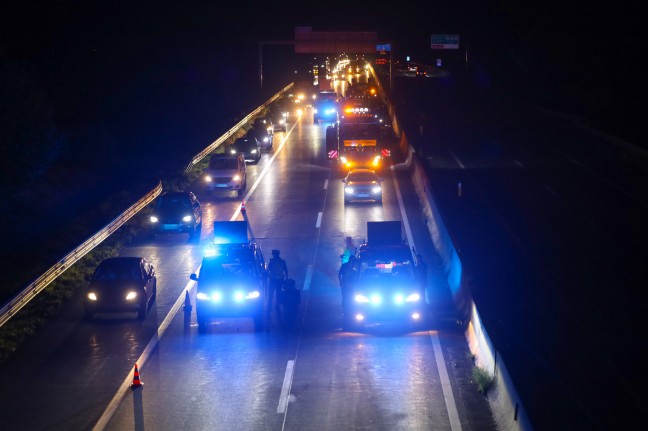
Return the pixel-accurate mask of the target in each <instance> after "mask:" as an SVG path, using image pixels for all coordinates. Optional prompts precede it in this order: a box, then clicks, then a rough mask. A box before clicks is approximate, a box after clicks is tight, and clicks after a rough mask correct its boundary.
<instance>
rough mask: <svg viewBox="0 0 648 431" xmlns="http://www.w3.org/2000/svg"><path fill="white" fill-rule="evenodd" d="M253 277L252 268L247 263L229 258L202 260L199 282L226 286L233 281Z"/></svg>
mask: <svg viewBox="0 0 648 431" xmlns="http://www.w3.org/2000/svg"><path fill="white" fill-rule="evenodd" d="M253 275H254V272H253V266H252V264H251V263H250V262H249V261H246V260H245V259H239V258H235V257H234V258H233V257H231V256H230V257H229V258H210V259H204V260H203V263H202V266H201V267H200V281H201V283H206V284H213V283H218V284H224V285H227V284H228V283H230V282H231V281H234V280H241V279H244V280H247V279H250V278H252V277H253Z"/></svg>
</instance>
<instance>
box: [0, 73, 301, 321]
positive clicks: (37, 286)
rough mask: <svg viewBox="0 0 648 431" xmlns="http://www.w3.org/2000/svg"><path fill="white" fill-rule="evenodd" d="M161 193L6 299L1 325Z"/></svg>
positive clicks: (198, 158) (219, 141)
mask: <svg viewBox="0 0 648 431" xmlns="http://www.w3.org/2000/svg"><path fill="white" fill-rule="evenodd" d="M293 85H294V83H290V84H288V85H287V86H286V87H284V88H283V89H282V90H280V91H279V92H277V93H276V94H275V95H274V96H272V97H271V98H270V99H268V100H267V101H266V102H265V103H264V104H263V105H261V106H259V107H258V108H256V109H255V110H254V111H252V112H251V113H250V114H248V115H247V116H246V117H245V118H243V119H242V120H241V121H239V122H238V124H237V125H236V126H234V127H232V128H231V129H230V130H228V131H227V132H225V134H224V135H223V136H221V137H220V138H218V139H217V140H216V141H214V142H213V143H212V144H210V145H209V146H208V147H207V148H205V149H204V150H203V151H201V152H200V153H198V154H197V155H195V156H194V157H193V158H192V159H191V162H190V163H189V165H188V166H187V168H186V169H185V172H188V171H189V170H190V169H191V168H192V167H193V166H194V165H195V164H196V163H198V162H200V161H201V160H202V159H203V158H204V157H205V156H207V155H208V154H210V153H211V152H212V151H214V149H216V148H217V147H218V146H219V145H221V144H222V143H223V142H225V140H226V139H227V138H229V137H230V136H232V135H233V134H234V133H236V131H237V130H238V129H240V128H241V127H242V126H244V125H245V124H246V123H247V122H248V121H250V120H251V119H253V118H254V117H255V116H256V115H257V114H258V113H259V112H261V111H262V110H263V109H264V108H266V107H267V106H268V105H270V104H271V103H272V102H274V101H275V100H277V99H278V98H280V97H281V96H282V95H283V94H284V93H285V92H286V91H288V90H289V89H290V88H292V87H293ZM161 193H162V182H161V181H160V182H159V183H158V185H157V186H156V187H155V188H154V189H153V190H151V191H150V192H148V193H147V194H146V195H144V196H143V197H142V198H141V199H140V200H138V201H137V202H136V203H134V204H133V205H132V206H131V207H130V208H128V209H127V210H126V211H124V212H123V213H122V214H120V215H119V216H117V217H116V218H115V219H114V220H113V221H112V222H110V223H109V224H108V225H107V226H106V227H104V228H103V229H101V230H100V231H99V232H97V233H95V234H94V235H93V236H91V237H90V238H88V239H87V240H86V241H85V242H84V243H83V244H81V245H80V246H78V247H77V248H75V249H74V250H73V251H71V252H70V253H68V254H67V255H66V256H65V257H63V258H62V259H61V260H59V261H58V262H57V263H56V264H55V265H54V266H52V267H51V268H50V269H48V270H47V271H46V272H45V273H44V274H43V275H41V276H40V277H38V278H37V279H36V280H34V281H33V282H32V283H30V284H29V285H28V286H27V287H26V288H25V289H23V290H22V291H21V292H20V293H19V294H17V295H16V296H15V297H14V298H13V299H11V300H10V301H9V302H7V303H6V304H5V305H4V306H3V307H2V308H1V309H0V327H2V326H3V325H4V324H5V323H7V322H8V321H9V320H10V319H11V318H12V317H13V316H15V315H16V313H18V312H19V311H20V310H21V309H22V308H23V307H24V306H25V305H27V304H28V303H29V301H31V300H32V299H34V298H35V297H36V295H38V294H39V293H40V292H42V291H43V289H45V288H46V287H47V286H49V284H50V283H51V282H53V281H54V280H55V279H56V278H57V277H58V276H59V275H61V274H63V273H64V272H65V271H66V270H67V269H68V268H70V267H71V266H72V265H74V264H75V263H76V262H77V261H79V260H80V259H81V258H82V257H83V256H85V255H86V254H88V253H89V252H90V251H92V250H93V249H94V248H95V247H97V246H98V245H99V244H101V243H102V242H103V241H104V240H105V239H106V238H108V237H109V236H110V235H111V234H113V233H114V232H115V231H117V229H119V228H120V227H121V226H122V225H124V224H125V223H126V222H127V221H128V220H130V219H131V218H132V217H133V216H135V214H137V213H138V212H139V211H141V210H142V209H143V208H145V207H146V206H147V205H148V204H149V203H151V202H153V200H154V199H155V198H157V197H158V196H159V195H160V194H161Z"/></svg>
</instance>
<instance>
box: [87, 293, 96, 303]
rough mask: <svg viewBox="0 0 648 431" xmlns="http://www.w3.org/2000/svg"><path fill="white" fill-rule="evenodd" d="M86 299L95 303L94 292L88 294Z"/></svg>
mask: <svg viewBox="0 0 648 431" xmlns="http://www.w3.org/2000/svg"><path fill="white" fill-rule="evenodd" d="M88 299H89V300H90V301H96V300H97V294H96V293H94V292H88Z"/></svg>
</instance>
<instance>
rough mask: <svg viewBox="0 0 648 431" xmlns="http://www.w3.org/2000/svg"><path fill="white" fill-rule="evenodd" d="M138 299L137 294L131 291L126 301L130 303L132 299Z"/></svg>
mask: <svg viewBox="0 0 648 431" xmlns="http://www.w3.org/2000/svg"><path fill="white" fill-rule="evenodd" d="M135 298H137V292H134V291H132V290H131V291H130V292H128V293H127V294H126V301H130V300H131V299H135Z"/></svg>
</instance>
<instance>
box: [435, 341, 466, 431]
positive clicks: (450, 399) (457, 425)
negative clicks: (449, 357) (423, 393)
mask: <svg viewBox="0 0 648 431" xmlns="http://www.w3.org/2000/svg"><path fill="white" fill-rule="evenodd" d="M430 339H431V340H432V348H433V349H434V358H435V359H436V365H437V368H438V370H439V378H440V379H441V389H443V398H444V399H445V403H446V407H447V409H448V416H449V419H450V429H452V430H453V431H455V430H461V421H460V420H459V412H457V405H456V404H455V399H454V395H453V394H452V385H450V379H449V378H448V369H447V368H446V365H445V358H444V357H443V350H442V349H441V343H440V342H439V335H438V334H437V333H436V331H435V332H430Z"/></svg>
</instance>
